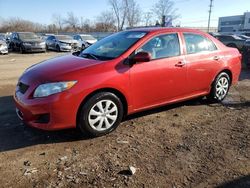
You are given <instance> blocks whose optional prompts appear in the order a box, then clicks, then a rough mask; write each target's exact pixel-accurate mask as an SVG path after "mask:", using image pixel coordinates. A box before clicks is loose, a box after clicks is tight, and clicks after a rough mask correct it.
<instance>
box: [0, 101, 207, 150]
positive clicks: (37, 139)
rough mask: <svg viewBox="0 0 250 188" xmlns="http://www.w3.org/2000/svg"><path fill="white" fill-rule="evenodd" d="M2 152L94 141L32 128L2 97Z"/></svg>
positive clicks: (72, 132)
mask: <svg viewBox="0 0 250 188" xmlns="http://www.w3.org/2000/svg"><path fill="white" fill-rule="evenodd" d="M204 103H206V102H205V101H203V100H191V101H188V102H182V103H178V104H174V105H168V106H164V107H160V108H156V109H152V110H147V111H144V112H141V113H136V114H134V115H130V116H127V117H126V118H125V119H124V121H128V120H131V119H134V118H138V117H142V116H146V115H149V114H154V113H159V112H162V111H166V110H170V109H173V108H178V107H180V106H183V105H201V104H204ZM0 138H1V139H0V152H4V151H10V150H14V149H20V148H25V147H28V146H33V145H38V144H49V143H61V142H73V141H78V140H89V139H92V138H91V137H89V136H88V135H83V134H81V133H80V131H78V130H77V129H68V130H62V131H43V130H38V129H35V128H31V127H29V126H27V125H25V124H23V123H22V122H21V121H20V120H19V119H18V117H17V115H16V112H15V104H14V100H13V97H12V96H5V97H0Z"/></svg>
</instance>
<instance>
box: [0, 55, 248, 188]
mask: <svg viewBox="0 0 250 188" xmlns="http://www.w3.org/2000/svg"><path fill="white" fill-rule="evenodd" d="M57 55H62V54H58V53H54V52H50V53H41V54H24V55H22V54H15V53H13V54H9V55H8V56H0V187H171V188H179V187H217V186H218V187H250V70H243V72H242V74H241V79H240V82H239V84H238V85H236V86H234V87H232V88H231V90H230V93H229V96H228V97H227V99H226V100H225V102H224V103H223V104H210V103H208V102H207V101H206V100H192V101H188V102H184V103H179V104H175V105H171V106H167V107H163V108H158V109H155V110H151V111H147V112H144V113H139V114H135V115H133V116H129V117H128V118H127V119H126V120H125V121H124V122H123V123H122V124H121V125H120V126H119V127H118V128H117V130H116V131H115V132H113V133H111V134H109V135H107V136H104V137H100V138H94V139H90V138H88V137H86V136H82V135H81V134H80V133H79V132H77V131H76V130H65V131H57V132H44V131H40V130H36V129H32V128H29V127H27V126H25V125H23V123H21V122H20V121H19V120H18V118H17V116H16V114H15V106H14V104H13V99H12V94H13V91H14V89H15V84H16V82H17V79H18V77H19V76H20V75H21V73H22V72H23V71H24V69H25V68H27V67H29V66H30V65H32V64H34V63H37V62H39V61H42V60H44V59H48V58H50V57H54V56H57ZM129 166H132V167H134V168H135V169H136V172H135V174H134V175H131V174H130V173H131V172H130V171H129Z"/></svg>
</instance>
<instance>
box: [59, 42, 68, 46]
mask: <svg viewBox="0 0 250 188" xmlns="http://www.w3.org/2000/svg"><path fill="white" fill-rule="evenodd" d="M60 45H62V46H70V44H68V43H64V42H60Z"/></svg>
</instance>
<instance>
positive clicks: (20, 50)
mask: <svg viewBox="0 0 250 188" xmlns="http://www.w3.org/2000/svg"><path fill="white" fill-rule="evenodd" d="M19 52H20V53H21V54H24V52H25V51H24V49H23V47H22V46H20V47H19Z"/></svg>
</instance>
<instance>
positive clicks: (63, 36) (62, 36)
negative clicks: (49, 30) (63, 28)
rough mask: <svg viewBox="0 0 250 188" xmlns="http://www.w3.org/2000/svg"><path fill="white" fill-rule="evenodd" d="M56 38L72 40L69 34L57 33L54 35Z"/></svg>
mask: <svg viewBox="0 0 250 188" xmlns="http://www.w3.org/2000/svg"><path fill="white" fill-rule="evenodd" d="M56 38H58V40H72V39H73V38H72V37H71V36H68V35H58V36H56Z"/></svg>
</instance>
